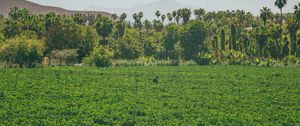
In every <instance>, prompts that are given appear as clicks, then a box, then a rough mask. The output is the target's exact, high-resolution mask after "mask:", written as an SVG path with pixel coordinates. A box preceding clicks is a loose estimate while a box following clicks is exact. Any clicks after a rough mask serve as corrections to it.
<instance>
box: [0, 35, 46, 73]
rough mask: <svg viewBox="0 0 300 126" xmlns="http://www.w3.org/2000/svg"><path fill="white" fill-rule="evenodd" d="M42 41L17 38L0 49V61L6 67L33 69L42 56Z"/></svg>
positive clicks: (43, 46) (5, 43) (43, 47)
mask: <svg viewBox="0 0 300 126" xmlns="http://www.w3.org/2000/svg"><path fill="white" fill-rule="evenodd" d="M44 51H45V44H44V41H43V40H38V39H34V38H28V37H24V36H18V37H15V38H12V39H8V40H6V41H5V42H4V43H3V45H2V46H1V47H0V60H1V61H3V62H5V63H6V65H8V66H19V67H35V66H36V65H37V64H38V63H39V62H40V61H41V60H42V57H43V55H44Z"/></svg>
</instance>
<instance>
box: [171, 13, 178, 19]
mask: <svg viewBox="0 0 300 126" xmlns="http://www.w3.org/2000/svg"><path fill="white" fill-rule="evenodd" d="M172 16H173V18H174V19H176V16H177V11H173V12H172Z"/></svg>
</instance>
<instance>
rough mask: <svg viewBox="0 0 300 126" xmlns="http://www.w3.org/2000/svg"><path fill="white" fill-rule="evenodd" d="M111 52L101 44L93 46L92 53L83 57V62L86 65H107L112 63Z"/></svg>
mask: <svg viewBox="0 0 300 126" xmlns="http://www.w3.org/2000/svg"><path fill="white" fill-rule="evenodd" d="M112 57H113V53H112V52H111V51H110V50H109V49H106V48H105V47H103V46H98V47H95V48H94V49H93V51H92V53H91V54H90V55H89V56H87V57H85V58H84V59H83V63H84V64H87V65H95V66H97V67H109V66H111V65H112Z"/></svg>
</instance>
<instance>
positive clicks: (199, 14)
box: [194, 8, 205, 20]
mask: <svg viewBox="0 0 300 126" xmlns="http://www.w3.org/2000/svg"><path fill="white" fill-rule="evenodd" d="M204 14H205V10H204V9H202V8H200V9H196V10H194V15H196V18H197V19H198V20H202V19H203V16H204Z"/></svg>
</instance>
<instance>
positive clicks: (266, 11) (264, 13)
mask: <svg viewBox="0 0 300 126" xmlns="http://www.w3.org/2000/svg"><path fill="white" fill-rule="evenodd" d="M271 15H272V11H271V9H270V8H267V7H263V8H262V9H261V10H260V18H261V19H262V20H263V21H264V25H266V23H267V20H268V19H270V18H271Z"/></svg>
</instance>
